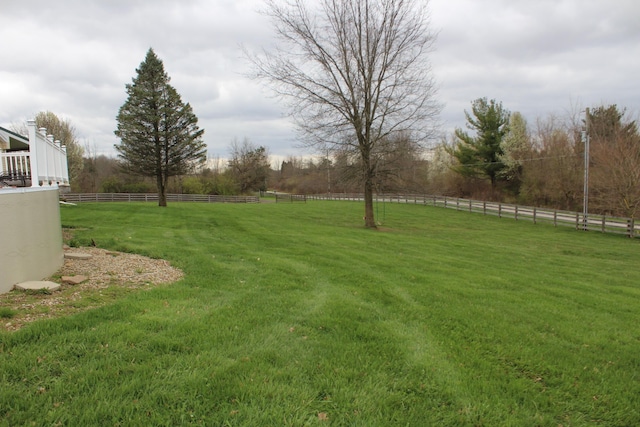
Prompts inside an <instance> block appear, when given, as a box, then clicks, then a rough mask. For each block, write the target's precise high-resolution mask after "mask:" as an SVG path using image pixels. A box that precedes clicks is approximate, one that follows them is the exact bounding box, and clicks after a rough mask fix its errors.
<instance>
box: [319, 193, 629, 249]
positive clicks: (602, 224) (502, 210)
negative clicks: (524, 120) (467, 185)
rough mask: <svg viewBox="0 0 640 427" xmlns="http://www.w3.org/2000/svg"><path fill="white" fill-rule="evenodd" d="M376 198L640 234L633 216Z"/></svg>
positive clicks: (417, 196) (443, 200) (424, 198)
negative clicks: (622, 216)
mask: <svg viewBox="0 0 640 427" xmlns="http://www.w3.org/2000/svg"><path fill="white" fill-rule="evenodd" d="M307 199H309V200H353V201H362V200H364V197H363V195H362V194H348V193H342V194H315V195H308V196H307ZM374 201H376V202H389V203H409V204H421V205H428V206H435V207H442V208H448V209H455V210H457V211H466V212H471V213H482V214H484V215H494V216H498V217H500V218H513V219H515V220H516V221H518V220H525V221H532V222H533V223H534V224H537V223H549V224H553V225H554V226H555V227H558V226H566V227H573V228H575V229H576V230H585V231H599V232H601V233H612V234H622V235H625V236H628V237H631V238H633V237H636V236H637V235H640V221H639V223H637V224H636V221H635V220H634V219H633V218H620V217H613V216H606V215H597V214H588V215H586V216H585V215H584V214H583V213H582V212H572V211H563V210H557V209H545V208H536V207H530V206H520V205H512V204H508V203H498V202H485V201H478V200H471V199H460V198H456V197H445V196H433V195H423V194H380V195H377V196H374Z"/></svg>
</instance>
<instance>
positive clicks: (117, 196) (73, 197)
mask: <svg viewBox="0 0 640 427" xmlns="http://www.w3.org/2000/svg"><path fill="white" fill-rule="evenodd" d="M61 200H63V201H65V202H68V203H83V202H157V201H158V195H157V194H149V193H67V194H64V195H62V196H61ZM167 202H200V203H259V202H260V198H259V197H258V196H218V195H212V194H167Z"/></svg>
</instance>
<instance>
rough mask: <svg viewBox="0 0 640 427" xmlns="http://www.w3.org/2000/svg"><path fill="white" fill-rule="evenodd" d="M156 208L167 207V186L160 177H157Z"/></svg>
mask: <svg viewBox="0 0 640 427" xmlns="http://www.w3.org/2000/svg"><path fill="white" fill-rule="evenodd" d="M157 178H158V179H157V182H158V206H161V207H163V208H166V207H167V186H166V182H165V179H164V177H163V176H162V175H158V177H157Z"/></svg>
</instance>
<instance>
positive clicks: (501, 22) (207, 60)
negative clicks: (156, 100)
mask: <svg viewBox="0 0 640 427" xmlns="http://www.w3.org/2000/svg"><path fill="white" fill-rule="evenodd" d="M261 4H262V3H261V2H260V1H259V0H216V1H207V0H187V1H180V2H177V1H173V0H110V1H99V0H93V1H91V0H89V1H87V0H60V1H57V2H51V1H48V0H22V1H17V0H0V9H1V10H2V15H3V25H2V26H0V40H2V41H1V42H0V58H1V59H2V65H0V96H1V97H2V100H3V102H2V103H0V125H2V126H5V127H6V126H10V125H11V124H12V123H17V122H19V121H23V120H26V119H27V118H28V117H30V116H32V115H34V114H35V113H37V112H38V111H42V110H50V111H53V112H54V113H56V114H58V115H59V116H61V117H64V118H68V119H69V120H71V121H72V122H73V124H74V125H75V126H76V129H77V130H78V133H79V135H80V138H81V140H83V141H86V142H87V144H88V145H89V146H91V147H92V149H93V150H95V151H96V152H98V153H105V154H110V155H113V154H114V151H113V148H112V147H113V144H115V143H117V140H116V138H115V136H114V135H113V130H114V129H115V127H116V121H115V117H116V115H117V112H118V108H119V107H120V105H122V103H123V102H124V101H125V98H126V93H125V85H126V84H127V83H130V82H131V79H132V78H133V77H134V76H135V69H136V68H137V67H138V66H139V64H140V62H141V61H142V60H143V59H144V55H145V53H146V50H147V49H148V48H149V47H153V48H154V50H155V51H156V53H157V54H158V56H159V57H160V58H161V59H162V60H163V61H164V65H165V69H166V71H167V72H168V73H169V75H170V77H171V78H172V84H173V85H174V86H175V87H176V89H177V90H178V92H179V93H180V94H181V95H182V98H183V100H184V101H186V102H189V103H191V105H192V106H193V108H194V111H195V113H196V115H198V117H199V119H200V126H201V127H203V128H204V129H205V141H206V143H207V144H208V146H209V151H210V153H211V154H212V155H218V156H221V157H224V156H225V155H226V154H227V151H228V146H229V143H230V142H231V140H232V139H233V138H238V139H242V138H244V137H245V136H246V137H248V138H249V139H251V140H252V141H254V142H255V143H258V144H263V145H266V146H268V147H269V148H270V151H271V153H273V154H274V155H279V156H286V155H287V154H299V153H302V152H301V151H299V150H298V149H296V145H297V144H296V141H295V133H294V132H293V129H292V126H291V124H290V123H289V122H288V120H287V119H286V117H284V115H283V114H284V107H283V106H282V105H280V104H278V103H277V102H276V101H275V100H274V99H272V98H270V97H269V96H268V92H267V91H266V90H265V89H264V88H263V87H261V86H260V85H259V84H257V83H256V82H253V81H251V80H248V79H247V78H246V77H244V75H245V74H246V72H247V70H248V65H247V63H246V61H245V60H244V59H243V57H242V52H241V49H240V46H241V45H243V46H246V47H247V48H248V49H249V50H258V49H260V48H261V46H266V45H269V44H270V43H272V41H273V38H272V32H271V29H270V27H269V22H268V21H267V19H266V18H265V16H263V15H260V14H259V13H257V10H258V9H259V8H260V7H261ZM431 9H432V14H431V15H432V25H433V26H434V28H435V29H436V30H439V37H438V41H437V43H436V46H435V47H436V50H435V52H434V53H433V54H432V68H433V72H434V74H435V77H436V79H437V81H438V82H439V86H440V91H439V98H440V101H441V102H443V103H444V104H445V109H444V110H443V114H442V119H443V121H444V124H445V125H444V130H445V131H447V130H449V129H451V128H453V127H456V126H463V125H464V110H465V109H469V107H470V102H471V101H472V100H473V99H475V98H478V97H483V96H487V97H489V98H496V99H498V100H501V101H502V102H503V103H504V105H505V107H507V108H508V109H510V110H512V111H521V112H522V113H523V114H525V116H526V117H527V118H528V119H529V120H530V121H532V120H534V119H535V118H536V117H538V116H543V115H546V114H547V113H550V112H558V111H562V110H566V109H569V108H571V107H572V103H581V104H583V105H585V106H589V105H594V104H599V103H603V102H604V103H617V104H618V105H620V106H624V107H627V108H628V109H629V110H631V111H633V112H637V111H638V110H640V97H639V96H638V94H639V93H640V83H638V79H637V76H638V75H639V74H640V73H639V71H640V43H639V42H638V41H639V40H640V23H639V21H638V20H637V17H638V16H640V3H638V2H637V0H615V1H612V2H604V1H600V0H583V1H579V0H538V1H535V2H534V1H529V0H486V1H483V2H478V1H474V0H431Z"/></svg>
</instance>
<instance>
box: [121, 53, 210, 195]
mask: <svg viewBox="0 0 640 427" xmlns="http://www.w3.org/2000/svg"><path fill="white" fill-rule="evenodd" d="M136 72H137V76H136V77H135V78H134V79H133V83H131V84H127V85H126V91H127V94H128V98H127V100H126V102H125V103H124V104H123V105H122V107H120V110H119V112H118V116H117V121H118V128H117V130H116V131H115V134H116V136H117V137H118V138H120V140H121V143H120V144H116V145H115V148H116V150H117V151H118V157H119V158H120V159H121V167H122V168H123V169H124V170H125V171H126V172H129V173H133V174H136V175H142V176H149V177H155V178H156V184H157V188H158V206H166V205H167V195H166V189H167V183H168V180H169V177H171V176H176V175H183V174H185V173H187V172H189V171H190V170H191V169H192V168H193V167H194V166H195V165H196V164H198V163H201V162H203V161H204V160H205V159H206V145H205V143H204V142H203V141H202V135H203V133H204V130H203V129H199V128H198V118H197V117H196V115H195V114H194V113H193V110H192V108H191V106H190V105H189V104H188V103H187V104H185V103H183V102H182V99H181V97H180V95H179V94H178V92H177V91H176V89H175V88H174V87H173V86H171V85H170V84H169V81H170V78H169V76H168V75H167V73H166V72H165V70H164V65H163V63H162V61H161V60H160V59H159V58H158V57H157V56H156V54H155V52H154V51H153V49H149V51H148V52H147V55H146V57H145V60H144V61H143V62H142V63H141V64H140V67H139V68H138V69H136Z"/></svg>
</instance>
